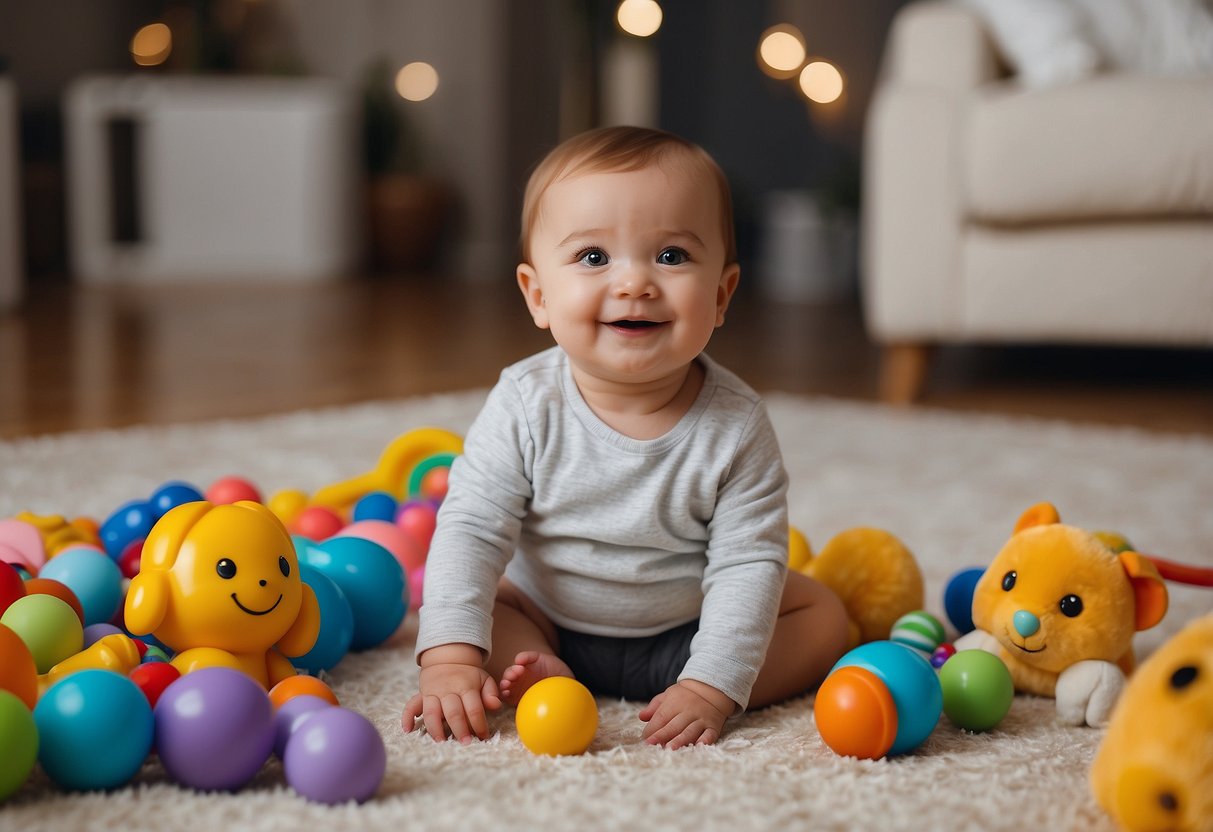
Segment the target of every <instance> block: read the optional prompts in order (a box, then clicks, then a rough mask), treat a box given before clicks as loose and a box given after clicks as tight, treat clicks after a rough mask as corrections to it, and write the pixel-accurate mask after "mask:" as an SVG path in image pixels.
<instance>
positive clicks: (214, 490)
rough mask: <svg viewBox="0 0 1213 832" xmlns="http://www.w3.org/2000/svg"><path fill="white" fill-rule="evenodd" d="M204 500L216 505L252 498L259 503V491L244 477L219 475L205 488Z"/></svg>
mask: <svg viewBox="0 0 1213 832" xmlns="http://www.w3.org/2000/svg"><path fill="white" fill-rule="evenodd" d="M206 500H207V502H209V503H213V504H214V505H217V506H223V505H228V504H229V503H235V502H237V501H239V500H252V501H253V502H254V503H259V502H261V492H260V491H258V490H257V486H255V485H253V484H252V483H251V482H249V481H248V480H246V479H245V478H244V477H220V478H219V479H217V480H215V481H214V482H213V483H211V487H210V488H208V489H207V490H206Z"/></svg>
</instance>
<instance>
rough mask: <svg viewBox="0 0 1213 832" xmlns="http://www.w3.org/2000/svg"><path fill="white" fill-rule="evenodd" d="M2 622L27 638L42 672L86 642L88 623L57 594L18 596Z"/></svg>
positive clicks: (6, 611)
mask: <svg viewBox="0 0 1213 832" xmlns="http://www.w3.org/2000/svg"><path fill="white" fill-rule="evenodd" d="M0 624H4V625H5V626H6V627H8V628H9V629H10V630H12V631H13V632H14V633H16V634H17V637H18V638H20V639H21V640H22V641H23V642H25V646H26V647H28V648H29V652H30V655H31V656H33V657H34V666H35V667H36V668H38V672H39V673H46V672H47V671H49V670H50V669H51V668H52V667H54V666H55V665H57V664H58V663H59V662H61V661H63V660H64V659H66V658H67V657H68V656H73V655H75V654H76V653H79V652H80V648H81V647H83V646H84V627H82V626H81V625H80V619H79V617H77V615H76V612H75V610H73V609H72V608H71V607H69V606H68V605H67V602H66V601H64V600H62V599H61V598H56V597H55V596H53V595H42V594H35V595H26V596H25V597H24V598H18V599H17V600H16V601H14V602H13V603H12V605H11V606H9V608H8V609H7V610H5V611H4V615H3V616H0Z"/></svg>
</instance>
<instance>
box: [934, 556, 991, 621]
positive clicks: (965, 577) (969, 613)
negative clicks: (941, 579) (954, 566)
mask: <svg viewBox="0 0 1213 832" xmlns="http://www.w3.org/2000/svg"><path fill="white" fill-rule="evenodd" d="M985 571H986V570H984V569H980V568H977V567H973V568H970V569H962V570H961V571H959V572H957V573H956V574H955V575H953V576H952V577H951V578H949V579H948V583H947V585H946V586H944V590H943V611H944V613H946V614H947V616H948V620H949V621H951V622H952V626H953V627H955V628H956V631H957V632H958V633H960V634H961V635H962V636H963V635H964V634H965V633H971V632H972V631H973V629H974V624H973V590H974V589H976V588H977V582H978V581H980V580H981V576H982V575H984V574H985Z"/></svg>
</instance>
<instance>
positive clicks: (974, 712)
mask: <svg viewBox="0 0 1213 832" xmlns="http://www.w3.org/2000/svg"><path fill="white" fill-rule="evenodd" d="M939 684H940V686H941V687H942V688H943V712H944V713H945V714H947V715H948V719H950V720H952V722H953V723H954V724H955V725H956V726H957V727H958V728H963V729H964V730H966V731H989V730H990V729H991V728H993V727H994V726H996V725H997V724H998V723H1000V722H1002V719H1003V717H1005V716H1006V715H1007V711H1009V710H1011V701H1012V700H1013V699H1014V698H1015V684H1014V683H1013V682H1012V681H1011V671H1009V670H1007V666H1006V665H1005V664H1003V662H1002V659H1000V658H998V657H997V656H995V655H994V654H993V653H987V652H986V651H985V650H961V651H960V652H959V653H957V654H956V655H954V656H952V657H951V658H950V659H948V660H947V661H946V662H944V665H943V667H941V668H940V669H939Z"/></svg>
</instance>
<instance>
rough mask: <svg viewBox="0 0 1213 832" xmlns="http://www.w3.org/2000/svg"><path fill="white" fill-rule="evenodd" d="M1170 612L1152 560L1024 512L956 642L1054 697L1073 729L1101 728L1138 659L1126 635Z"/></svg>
mask: <svg viewBox="0 0 1213 832" xmlns="http://www.w3.org/2000/svg"><path fill="white" fill-rule="evenodd" d="M1166 611H1167V588H1166V585H1165V584H1164V583H1163V579H1162V576H1161V575H1160V574H1159V571H1158V569H1157V568H1156V567H1155V564H1154V562H1153V561H1152V560H1151V559H1150V558H1148V557H1146V556H1145V555H1142V554H1139V553H1138V552H1135V551H1132V550H1131V549H1127V550H1125V551H1120V552H1117V551H1114V550H1113V548H1112V547H1111V546H1109V545H1108V543H1106V542H1105V540H1104V539H1103V538H1101V536H1100V535H1098V534H1096V533H1094V532H1089V531H1086V530H1084V529H1080V528H1077V527H1075V526H1068V525H1065V524H1063V523H1062V522H1061V521H1060V518H1059V516H1058V514H1057V510H1056V509H1055V508H1054V507H1053V506H1052V505H1051V504H1049V503H1039V504H1037V505H1035V506H1032V507H1031V508H1029V509H1028V510H1027V511H1026V512H1024V514H1023V516H1022V517H1020V518H1019V522H1018V523H1017V524H1016V526H1015V531H1014V534H1013V535H1012V536H1011V539H1010V540H1008V541H1007V543H1006V545H1005V546H1004V547H1003V548H1002V551H1000V552H999V553H998V555H997V556H996V557H995V558H994V561H993V562H992V563H991V564H990V566H989V568H987V569H986V571H985V574H984V575H983V576H982V578H981V580H979V581H978V583H977V586H976V588H975V589H974V592H973V623H974V624H975V625H976V626H977V629H976V630H974V631H973V632H971V633H968V634H967V635H965V636H963V637H961V638H960V639H958V640H957V642H956V645H955V646H956V648H957V649H958V650H963V649H971V648H979V649H983V650H987V651H989V652H991V653H994V654H995V655H997V656H999V657H1000V658H1001V659H1002V660H1003V661H1004V662H1005V663H1006V665H1007V668H1008V669H1009V670H1010V671H1011V678H1012V679H1013V681H1014V683H1015V689H1016V690H1017V691H1022V692H1025V693H1033V694H1036V695H1038V696H1052V697H1054V698H1056V700H1057V716H1058V718H1059V719H1060V720H1061V721H1062V722H1064V723H1067V724H1071V725H1084V724H1085V725H1091V726H1103V725H1106V724H1107V722H1108V719H1109V716H1110V714H1111V712H1112V708H1113V706H1114V705H1115V704H1116V700H1117V699H1118V697H1119V696H1120V692H1121V690H1122V689H1123V688H1124V685H1125V677H1126V676H1127V675H1128V674H1129V673H1131V672H1132V670H1133V666H1134V663H1135V660H1134V654H1133V635H1134V633H1136V632H1137V631H1139V630H1145V629H1148V628H1150V627H1153V626H1154V625H1155V624H1157V623H1158V622H1159V621H1161V620H1162V617H1163V615H1165V614H1166Z"/></svg>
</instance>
